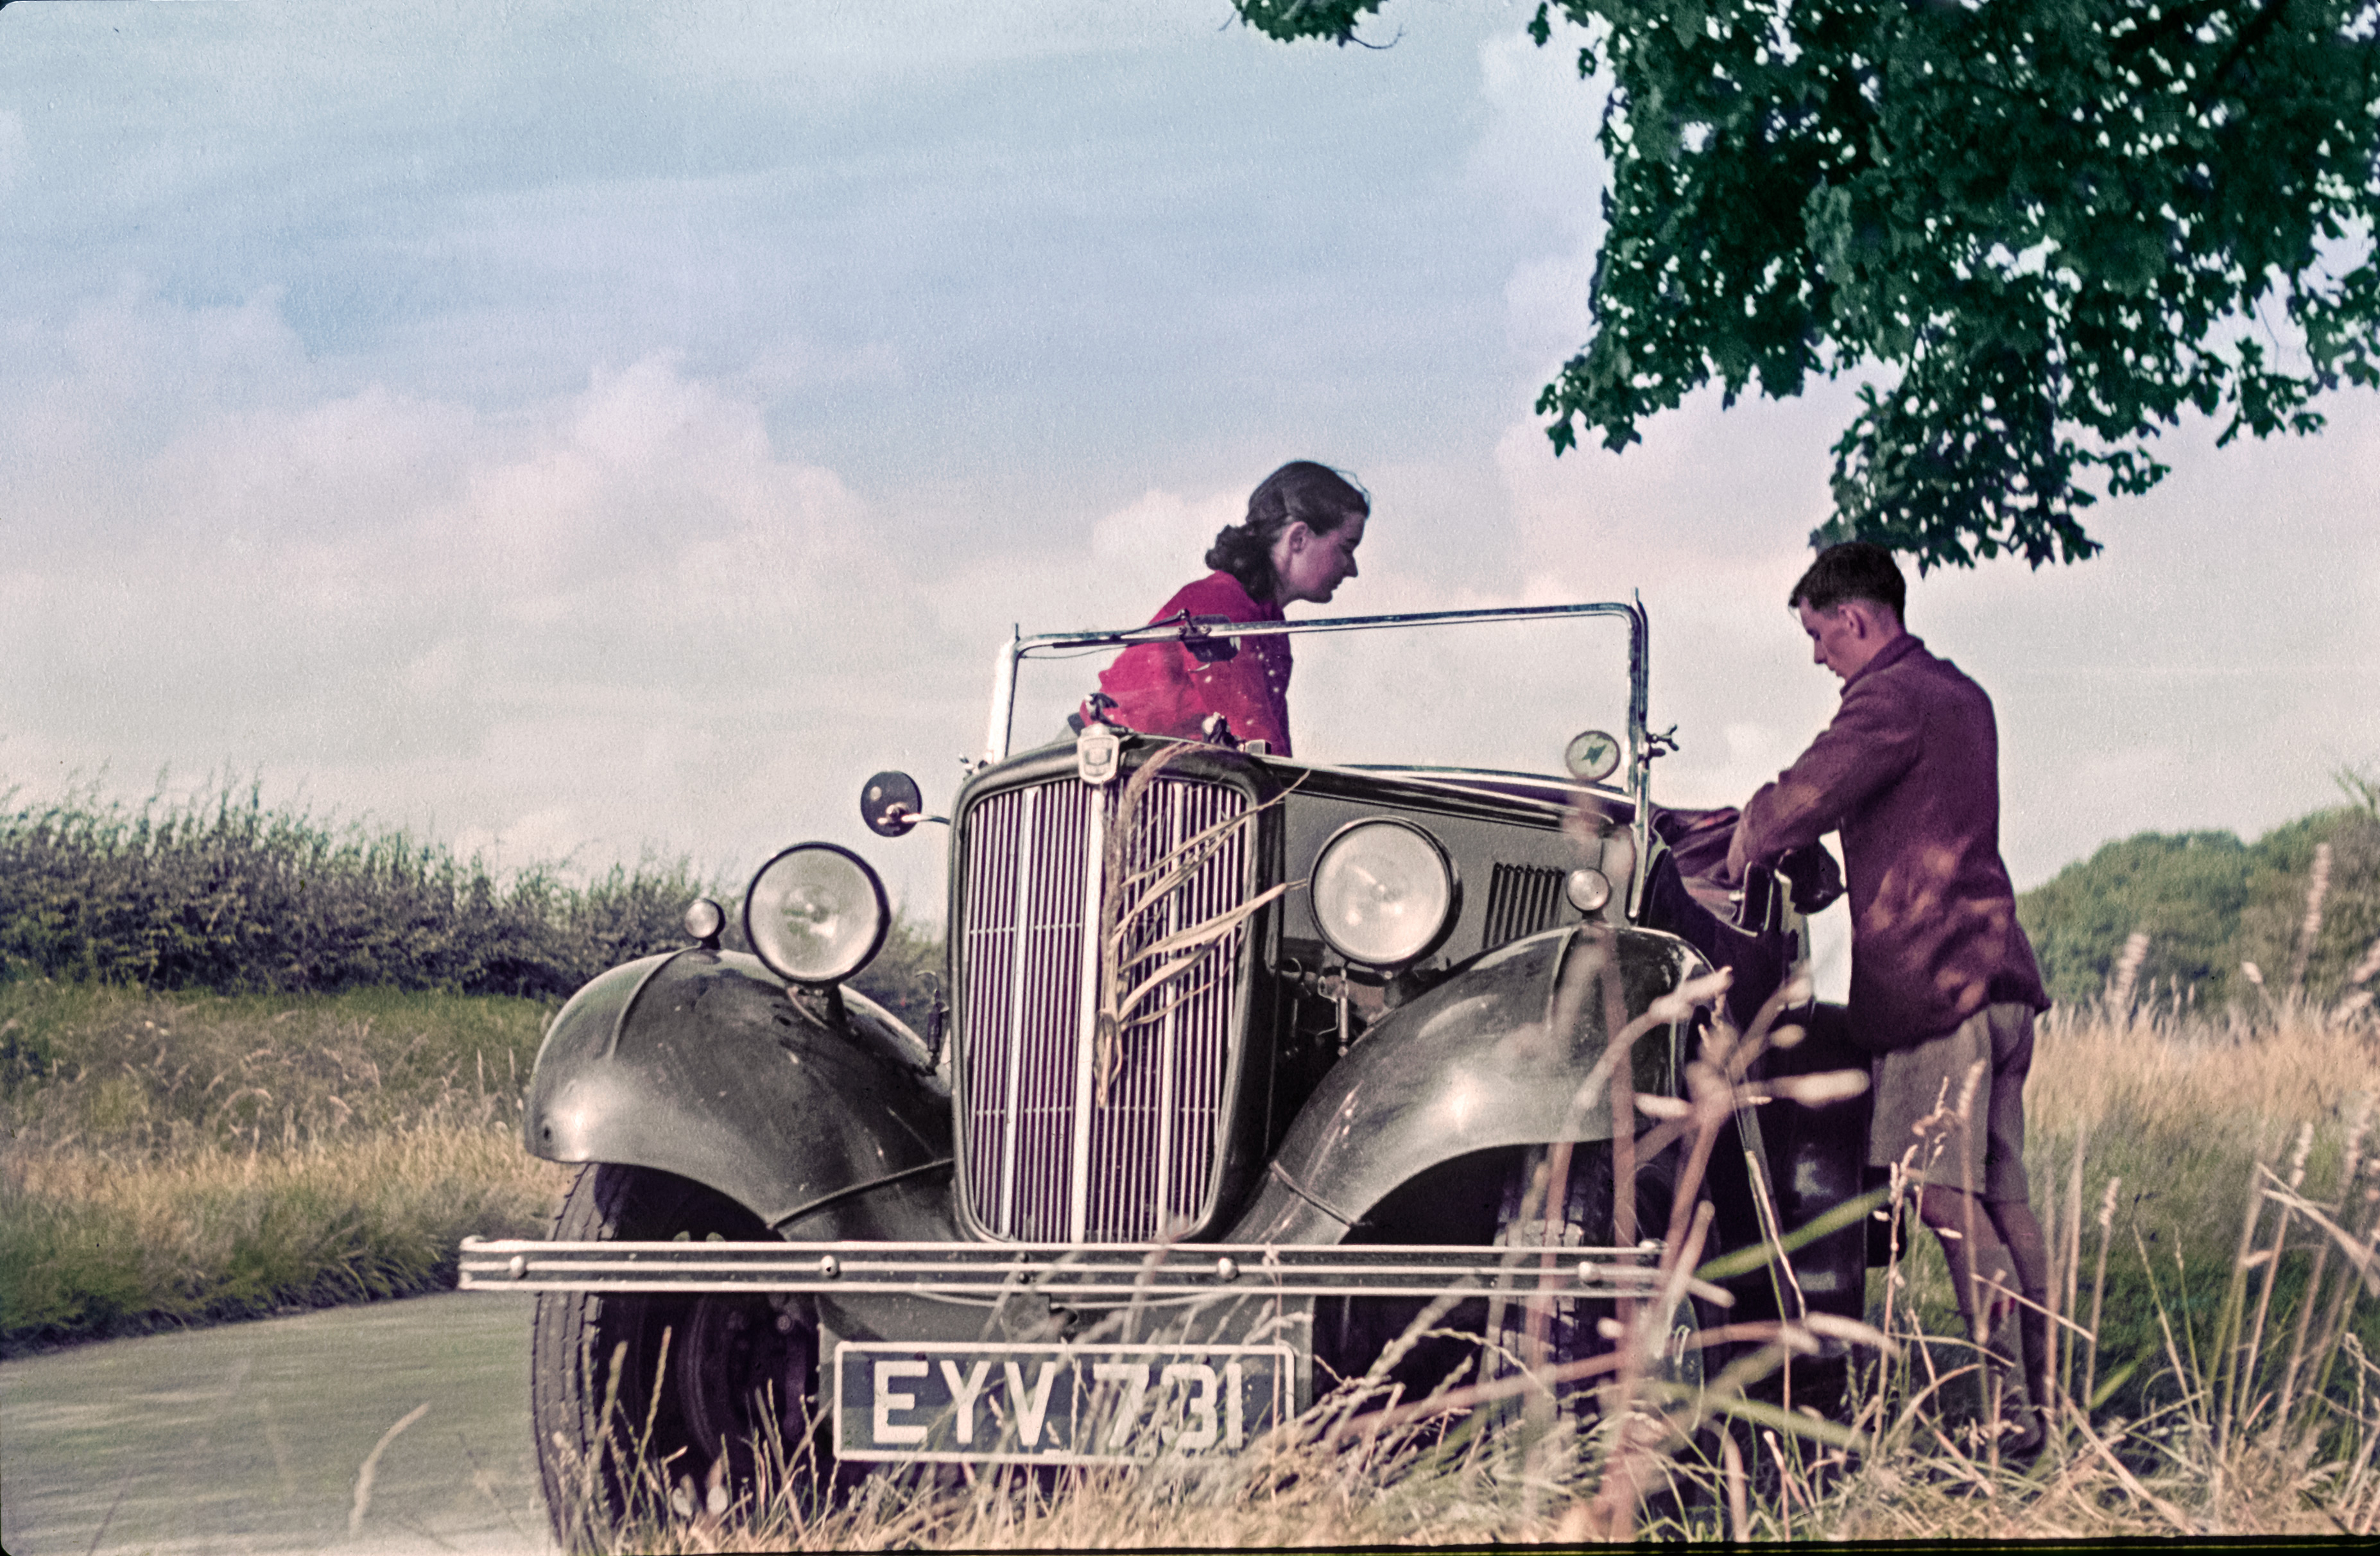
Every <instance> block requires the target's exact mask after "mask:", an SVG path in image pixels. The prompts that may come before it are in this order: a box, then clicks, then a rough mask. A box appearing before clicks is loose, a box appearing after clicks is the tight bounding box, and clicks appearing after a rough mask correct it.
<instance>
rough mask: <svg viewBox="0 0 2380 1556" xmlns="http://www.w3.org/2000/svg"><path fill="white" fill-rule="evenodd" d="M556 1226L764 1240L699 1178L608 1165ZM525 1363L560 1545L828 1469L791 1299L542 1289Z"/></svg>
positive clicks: (802, 1330) (717, 1508)
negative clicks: (602, 1293) (600, 1292)
mask: <svg viewBox="0 0 2380 1556" xmlns="http://www.w3.org/2000/svg"><path fill="white" fill-rule="evenodd" d="M553 1235H554V1240H555V1241H557V1242H566V1243H597V1242H630V1243H665V1242H672V1241H681V1240H692V1241H695V1242H704V1241H717V1240H724V1241H730V1242H756V1241H770V1240H771V1239H772V1234H771V1233H770V1232H769V1230H768V1229H767V1228H766V1227H765V1226H763V1225H761V1224H760V1222H759V1220H758V1219H757V1218H755V1217H754V1216H753V1215H752V1214H751V1213H750V1212H748V1211H747V1210H744V1208H743V1207H742V1206H740V1205H737V1204H735V1202H734V1201H733V1200H730V1199H728V1198H727V1197H725V1196H723V1195H720V1194H718V1193H715V1192H713V1191H712V1190H710V1189H708V1188H705V1187H704V1186H703V1185H700V1184H698V1183H695V1182H693V1181H691V1180H689V1179H686V1178H681V1177H677V1176H675V1175H674V1174H672V1173H662V1172H656V1171H653V1170H651V1169H649V1168H642V1167H623V1166H615V1165H611V1164H599V1165H596V1166H592V1167H589V1168H587V1169H586V1170H585V1171H583V1172H581V1173H579V1174H578V1178H577V1182H576V1183H575V1184H574V1185H572V1187H571V1190H570V1193H569V1196H568V1197H567V1198H566V1199H565V1200H564V1202H563V1208H562V1214H561V1216H560V1217H559V1218H558V1219H557V1221H556V1222H555V1224H554V1232H553ZM529 1371H530V1412H529V1414H530V1418H531V1421H532V1424H533V1426H534V1428H535V1431H536V1434H537V1456H538V1467H539V1472H540V1481H541V1483H542V1486H543V1489H544V1492H545V1505H546V1512H547V1516H548V1518H549V1520H550V1521H551V1522H552V1524H553V1531H554V1536H555V1538H556V1539H557V1540H559V1541H560V1542H561V1545H562V1547H563V1549H565V1550H579V1549H585V1548H588V1547H590V1546H597V1545H601V1546H605V1547H608V1546H610V1545H612V1544H614V1543H616V1540H617V1538H618V1536H619V1535H620V1534H621V1533H622V1532H623V1531H625V1530H627V1529H631V1528H634V1527H636V1526H638V1525H641V1524H651V1525H662V1524H665V1523H668V1522H672V1521H676V1522H684V1521H686V1520H690V1519H703V1518H710V1519H714V1520H715V1519H717V1518H720V1517H722V1516H726V1515H728V1514H730V1513H734V1512H735V1511H736V1510H737V1509H739V1508H740V1509H742V1510H743V1511H744V1512H745V1513H749V1512H750V1511H751V1510H752V1509H753V1508H754V1507H755V1506H757V1505H758V1504H759V1502H760V1501H764V1500H765V1499H766V1498H768V1497H770V1496H772V1495H775V1494H778V1493H779V1492H781V1491H783V1490H792V1491H794V1492H795V1493H796V1494H802V1493H804V1492H805V1490H806V1489H807V1487H815V1486H818V1485H822V1484H825V1483H827V1482H828V1481H829V1479H830V1478H831V1475H830V1473H828V1465H826V1463H825V1460H824V1449H823V1447H822V1445H821V1444H820V1441H819V1440H818V1439H819V1434H818V1433H817V1432H816V1430H815V1423H814V1417H815V1414H816V1406H817V1392H818V1376H819V1368H818V1327H817V1322H816V1319H815V1316H814V1315H813V1314H812V1313H811V1312H810V1310H809V1309H808V1307H807V1306H806V1305H803V1304H801V1303H800V1302H799V1300H798V1299H794V1300H792V1301H786V1300H783V1299H780V1300H779V1301H776V1302H773V1303H772V1302H771V1299H770V1298H769V1297H767V1296H764V1295H753V1296H742V1295H711V1294H705V1295H694V1296H674V1295H666V1294H658V1295H657V1294H646V1293H634V1294H627V1295H600V1294H597V1293H592V1292H549V1293H545V1294H542V1295H540V1296H539V1297H538V1299H537V1313H536V1317H535V1319H534V1322H533V1327H532V1329H531V1334H530V1346H529ZM607 1403H608V1408H607ZM789 1481H790V1482H792V1483H793V1484H791V1485H790V1486H789V1485H788V1484H787V1483H788V1482H789ZM804 1483H807V1487H806V1486H805V1484H804Z"/></svg>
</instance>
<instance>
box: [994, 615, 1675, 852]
mask: <svg viewBox="0 0 2380 1556" xmlns="http://www.w3.org/2000/svg"><path fill="white" fill-rule="evenodd" d="M1564 616H1576V617H1594V616H1613V617H1617V618H1619V619H1620V620H1622V621H1625V622H1626V623H1627V624H1628V731H1627V739H1628V797H1629V798H1630V799H1631V800H1633V801H1634V803H1635V807H1636V817H1635V827H1634V830H1635V831H1636V832H1637V833H1638V834H1639V835H1638V837H1637V857H1638V858H1640V859H1642V858H1644V857H1645V848H1646V845H1647V841H1648V840H1647V839H1646V837H1645V835H1644V834H1645V833H1646V832H1647V831H1649V829H1650V826H1651V817H1652V814H1653V805H1652V773H1653V762H1652V752H1651V749H1650V748H1649V746H1648V744H1647V741H1646V739H1645V724H1646V721H1647V718H1648V710H1647V707H1646V687H1647V684H1648V683H1647V659H1648V657H1649V649H1650V643H1649V636H1650V633H1649V624H1648V622H1647V620H1646V617H1645V603H1644V602H1643V600H1641V599H1634V600H1624V601H1622V600H1607V601H1598V602H1590V603H1581V604H1575V605H1507V606H1498V607H1495V608H1493V609H1482V610H1469V611H1412V612H1403V613H1400V614H1392V615H1376V616H1316V617H1310V618H1305V619H1302V620H1298V621H1231V620H1228V619H1226V618H1224V617H1221V616H1200V617H1196V618H1190V619H1186V620H1185V619H1184V618H1182V617H1170V618H1168V619H1167V620H1164V621H1160V622H1153V623H1151V624H1149V625H1148V626H1129V627H1117V628H1112V629H1108V630H1096V629H1094V630H1086V631H1080V632H1042V633H1036V634H1034V635H1033V636H1032V637H1029V638H1028V637H1026V636H1025V635H1024V634H1023V632H1022V631H1018V632H1017V633H1016V634H1015V635H1014V636H1013V637H1011V638H1009V639H1008V641H1006V642H1004V643H1002V644H1001V645H1000V652H999V654H998V656H997V657H996V659H995V660H994V662H993V667H992V680H991V719H990V726H989V727H988V728H987V730H986V732H985V735H984V765H985V766H990V765H992V764H993V763H996V762H1001V761H1004V760H1007V759H1008V755H1009V751H1010V746H1011V742H1012V740H1013V738H1014V727H1013V726H1014V723H1015V714H1016V676H1017V671H1018V667H1019V666H1020V665H1022V664H1023V663H1024V662H1025V661H1026V660H1027V659H1033V658H1041V657H1047V656H1052V655H1056V654H1061V653H1068V652H1073V651H1075V650H1082V649H1100V648H1118V649H1122V648H1129V647H1131V646H1132V645H1133V644H1135V643H1164V642H1181V641H1184V640H1186V639H1190V638H1277V637H1285V636H1294V635H1295V634H1298V633H1305V632H1375V631H1382V630H1389V629H1393V628H1402V627H1427V626H1464V625H1467V624H1470V623H1475V622H1495V621H1543V620H1553V619H1558V618H1560V617H1564Z"/></svg>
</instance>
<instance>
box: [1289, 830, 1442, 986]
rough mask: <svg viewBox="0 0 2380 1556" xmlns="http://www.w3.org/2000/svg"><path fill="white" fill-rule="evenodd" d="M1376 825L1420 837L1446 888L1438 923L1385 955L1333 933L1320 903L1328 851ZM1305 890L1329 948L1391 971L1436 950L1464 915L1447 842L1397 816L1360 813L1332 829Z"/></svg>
mask: <svg viewBox="0 0 2380 1556" xmlns="http://www.w3.org/2000/svg"><path fill="white" fill-rule="evenodd" d="M1375 827H1388V828H1394V829H1396V830H1398V831H1401V832H1404V833H1410V834H1411V835H1413V836H1415V837H1417V838H1419V839H1420V840H1421V841H1422V843H1423V844H1424V845H1426V846H1427V848H1428V850H1429V852H1430V855H1431V857H1433V858H1434V859H1435V860H1436V861H1437V863H1438V869H1439V876H1440V878H1441V879H1442V880H1443V881H1444V882H1445V889H1446V907H1445V910H1444V911H1443V912H1442V913H1441V914H1440V915H1439V921H1438V923H1437V925H1436V926H1435V927H1434V928H1432V930H1430V932H1429V933H1428V934H1427V936H1425V937H1422V938H1421V939H1420V940H1419V941H1417V942H1415V944H1414V946H1413V948H1412V949H1411V950H1410V951H1407V952H1405V953H1403V954H1399V955H1396V956H1393V957H1390V958H1387V959H1382V958H1379V957H1376V956H1373V955H1369V954H1366V953H1364V952H1361V951H1358V950H1355V949H1353V948H1351V947H1349V946H1348V945H1346V944H1345V943H1344V942H1342V941H1341V940H1340V939H1339V937H1338V936H1337V935H1336V934H1333V933H1332V932H1331V929H1330V915H1328V914H1327V913H1325V912H1324V911H1323V903H1322V892H1321V881H1322V874H1323V867H1324V866H1325V865H1327V864H1328V863H1329V862H1330V856H1331V854H1332V853H1333V852H1334V851H1336V850H1337V849H1338V848H1339V847H1340V846H1341V845H1342V844H1344V843H1345V842H1346V841H1347V839H1348V838H1349V837H1350V836H1351V835H1353V834H1354V833H1361V832H1365V831H1367V830H1369V829H1372V828H1375ZM1307 893H1308V898H1309V902H1310V906H1311V907H1312V909H1313V913H1314V923H1315V927H1316V928H1317V929H1318V930H1320V931H1321V934H1322V938H1323V941H1324V942H1326V943H1328V944H1329V945H1330V949H1331V950H1333V951H1335V952H1337V953H1338V954H1340V955H1342V956H1343V957H1345V958H1346V959H1347V961H1348V962H1349V963H1351V964H1352V965H1354V966H1361V967H1370V968H1374V969H1377V970H1378V971H1381V972H1392V971H1394V970H1396V969H1398V968H1400V967H1404V966H1411V965H1412V964H1413V963H1415V962H1417V961H1419V960H1421V959H1422V958H1423V957H1424V956H1427V955H1428V954H1430V953H1431V952H1433V951H1435V950H1437V949H1438V948H1439V946H1440V945H1443V944H1444V943H1446V937H1447V936H1448V935H1450V934H1451V933H1453V931H1454V925H1455V921H1456V920H1457V919H1459V918H1462V917H1463V878H1462V876H1461V875H1460V873H1458V872H1457V871H1456V869H1455V868H1454V857H1453V856H1452V855H1451V854H1449V853H1448V852H1447V851H1446V845H1444V844H1442V843H1440V842H1439V840H1438V837H1437V835H1436V834H1435V833H1432V832H1430V830H1429V829H1428V828H1427V827H1425V826H1422V825H1421V824H1419V823H1418V822H1415V821H1406V820H1404V819H1403V817H1398V816H1361V817H1358V818H1356V819H1355V820H1354V821H1350V822H1348V823H1347V824H1346V825H1345V826H1342V827H1341V828H1340V829H1339V830H1338V831H1337V832H1334V833H1331V834H1330V837H1329V838H1328V839H1326V840H1325V841H1324V843H1323V845H1322V846H1321V847H1320V848H1319V849H1318V850H1317V851H1316V852H1315V856H1314V870H1313V876H1312V883H1311V884H1310V885H1309V886H1308V888H1307Z"/></svg>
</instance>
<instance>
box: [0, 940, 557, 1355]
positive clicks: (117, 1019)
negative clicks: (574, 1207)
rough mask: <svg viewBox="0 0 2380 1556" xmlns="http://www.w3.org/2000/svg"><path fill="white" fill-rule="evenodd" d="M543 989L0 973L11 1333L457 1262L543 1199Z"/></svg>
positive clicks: (299, 1295) (0, 1114) (397, 1289)
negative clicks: (530, 1090)
mask: <svg viewBox="0 0 2380 1556" xmlns="http://www.w3.org/2000/svg"><path fill="white" fill-rule="evenodd" d="M550 1008H551V1007H550V1006H543V1005H540V1004H539V1003H536V1002H533V1001H528V1000H516V999H504V998H499V997H467V996H459V995H435V994H410V993H393V992H388V991H356V992H350V993H346V994H340V995H332V996H312V997H308V996H292V995H259V996H246V997H238V998H223V997H219V996H213V995H202V994H183V995H153V994H146V993H141V992H138V991H123V990H110V989H103V988H91V987H86V986H79V985H66V984H53V983H46V982H42V981H39V980H30V981H18V982H16V983H10V984H5V985H0V1124H5V1126H6V1144H5V1146H0V1354H7V1353H14V1352H18V1351H22V1350H25V1349H28V1348H33V1347H39V1346H43V1345H49V1344H55V1343H63V1342H67V1341H75V1340H85V1339H95V1338H101V1337H104V1336H109V1335H120V1334H134V1333H140V1332H144V1331H152V1330H156V1329H162V1328H172V1327H178V1326H181V1325H186V1324H193V1323H205V1322H212V1321H218V1320H222V1319H240V1318H253V1317H259V1316H261V1315H264V1314H268V1313H275V1312H282V1311H287V1310H290V1309H294V1308H300V1307H321V1306H325V1305H329V1304H333V1303H340V1302H353V1301H363V1300H370V1299H373V1298H379V1297H389V1296H402V1295H411V1294H414V1293H419V1292H425V1291H434V1290H438V1289H441V1288H443V1287H446V1286H451V1285H452V1284H453V1283H454V1268H455V1245H456V1244H457V1242H458V1241H459V1240H460V1239H461V1238H462V1237H464V1236H466V1235H468V1234H480V1235H489V1236H525V1235H535V1234H539V1233H540V1232H541V1231H542V1230H543V1229H544V1228H545V1226H546V1225H548V1224H549V1223H550V1222H551V1219H552V1217H553V1210H554V1207H555V1205H556V1204H558V1203H559V1200H560V1197H561V1193H562V1190H563V1188H564V1186H565V1182H566V1175H565V1172H564V1170H562V1169H560V1168H558V1167H555V1166H554V1165H553V1164H552V1163H550V1162H544V1161H538V1160H536V1159H535V1158H533V1157H531V1156H529V1155H528V1153H527V1152H526V1151H524V1150H523V1149H521V1145H520V1137H519V1118H520V1106H521V1093H522V1090H523V1088H525V1087H526V1085H527V1082H528V1074H529V1069H530V1065H531V1063H532V1062H533V1060H534V1059H535V1057H536V1052H537V1044H538V1041H539V1039H540V1033H541V1029H542V1024H543V1021H544V1019H545V1016H546V1015H547V1014H548V1011H549V1010H550Z"/></svg>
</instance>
